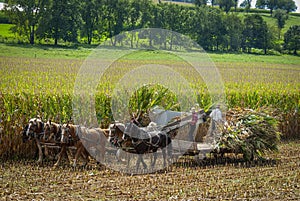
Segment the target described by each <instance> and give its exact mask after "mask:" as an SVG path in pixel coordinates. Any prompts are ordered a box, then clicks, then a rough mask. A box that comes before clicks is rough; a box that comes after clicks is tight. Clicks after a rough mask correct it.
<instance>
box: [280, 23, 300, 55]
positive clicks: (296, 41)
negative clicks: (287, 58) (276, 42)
mask: <svg viewBox="0 0 300 201" xmlns="http://www.w3.org/2000/svg"><path fill="white" fill-rule="evenodd" d="M284 49H286V50H289V51H291V50H293V53H294V55H297V50H300V25H293V26H291V27H290V28H289V30H288V31H287V32H286V33H285V34H284Z"/></svg>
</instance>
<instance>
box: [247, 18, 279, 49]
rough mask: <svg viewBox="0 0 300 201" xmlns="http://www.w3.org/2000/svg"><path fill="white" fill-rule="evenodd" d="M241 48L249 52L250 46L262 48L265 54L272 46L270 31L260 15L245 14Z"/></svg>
mask: <svg viewBox="0 0 300 201" xmlns="http://www.w3.org/2000/svg"><path fill="white" fill-rule="evenodd" d="M244 24H245V25H244V30H243V44H242V45H243V48H244V49H247V50H248V52H251V48H258V49H263V50H264V52H265V54H266V53H267V49H268V48H271V46H272V43H271V42H272V38H273V36H272V32H271V31H269V29H268V26H267V23H266V22H265V21H264V20H263V18H262V16H261V15H258V14H255V15H247V16H246V18H245V19H244Z"/></svg>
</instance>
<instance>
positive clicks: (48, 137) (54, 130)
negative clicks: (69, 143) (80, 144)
mask: <svg viewBox="0 0 300 201" xmlns="http://www.w3.org/2000/svg"><path fill="white" fill-rule="evenodd" d="M61 127H62V126H61V125H60V124H58V123H55V122H52V121H51V120H49V121H47V123H45V126H44V136H43V141H44V142H48V143H54V144H57V145H59V146H60V148H61V143H60V139H61V133H62V129H61ZM46 151H47V149H45V154H46ZM67 151H68V150H67V149H64V150H63V153H62V154H64V155H65V156H67V158H68V159H69V161H71V158H70V154H71V153H70V152H69V154H68V153H67Z"/></svg>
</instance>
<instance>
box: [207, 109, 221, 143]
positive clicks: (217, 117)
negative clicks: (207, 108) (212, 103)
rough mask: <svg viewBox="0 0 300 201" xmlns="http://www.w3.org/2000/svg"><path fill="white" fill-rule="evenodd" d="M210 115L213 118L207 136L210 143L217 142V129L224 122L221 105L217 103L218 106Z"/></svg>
mask: <svg viewBox="0 0 300 201" xmlns="http://www.w3.org/2000/svg"><path fill="white" fill-rule="evenodd" d="M209 117H210V118H211V127H210V130H209V132H208V136H207V137H206V142H209V143H216V137H217V136H218V135H216V132H215V131H216V129H218V126H219V125H220V124H221V123H222V122H223V119H222V112H221V110H220V105H219V104H218V105H216V108H215V109H213V110H212V112H211V113H210V115H209Z"/></svg>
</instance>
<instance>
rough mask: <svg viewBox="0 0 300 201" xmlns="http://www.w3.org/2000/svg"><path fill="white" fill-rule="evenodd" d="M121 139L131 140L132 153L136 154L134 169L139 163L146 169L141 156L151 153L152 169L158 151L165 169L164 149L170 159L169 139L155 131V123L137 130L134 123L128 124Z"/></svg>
mask: <svg viewBox="0 0 300 201" xmlns="http://www.w3.org/2000/svg"><path fill="white" fill-rule="evenodd" d="M122 139H123V140H131V142H132V145H133V148H134V152H135V153H136V154H138V160H137V163H136V169H138V168H139V166H140V162H142V164H143V166H144V168H145V169H146V168H147V165H146V163H145V162H144V160H143V158H142V154H146V153H153V155H154V160H153V162H152V164H151V166H152V168H153V167H154V166H155V163H156V159H157V150H158V149H161V150H162V154H163V160H164V162H163V165H164V167H166V156H167V153H166V149H167V151H168V155H169V157H170V158H172V140H171V137H170V136H168V134H167V133H166V132H164V131H158V130H156V129H155V123H153V124H151V123H150V126H149V127H148V128H139V127H138V126H136V125H135V124H134V123H129V124H127V125H126V127H125V130H124V133H123V136H122ZM165 148H166V149H165Z"/></svg>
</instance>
